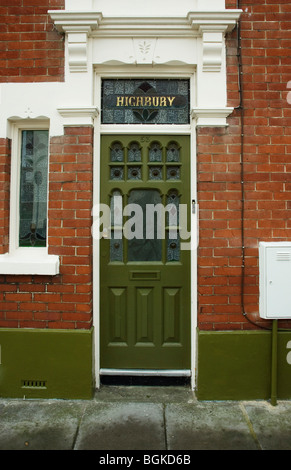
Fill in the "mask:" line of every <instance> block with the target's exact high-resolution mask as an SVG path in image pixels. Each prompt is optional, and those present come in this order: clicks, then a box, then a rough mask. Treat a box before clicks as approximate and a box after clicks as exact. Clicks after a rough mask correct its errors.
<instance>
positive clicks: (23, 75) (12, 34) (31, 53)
mask: <svg viewBox="0 0 291 470" xmlns="http://www.w3.org/2000/svg"><path fill="white" fill-rule="evenodd" d="M64 5H65V0H42V1H39V0H1V2H0V82H52V81H63V79H64V39H63V36H62V35H61V34H59V33H58V32H57V31H56V30H55V29H54V25H53V23H52V21H51V19H50V17H49V15H48V14H47V12H48V10H50V9H52V10H58V9H63V8H64Z"/></svg>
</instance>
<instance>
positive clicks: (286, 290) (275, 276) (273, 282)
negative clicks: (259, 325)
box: [259, 242, 291, 319]
mask: <svg viewBox="0 0 291 470" xmlns="http://www.w3.org/2000/svg"><path fill="white" fill-rule="evenodd" d="M259 267H260V316H261V317H262V318H265V319H291V242H261V243H260V246H259Z"/></svg>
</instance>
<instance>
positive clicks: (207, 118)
mask: <svg viewBox="0 0 291 470" xmlns="http://www.w3.org/2000/svg"><path fill="white" fill-rule="evenodd" d="M233 110H234V108H193V109H192V110H191V116H192V118H193V119H196V121H197V122H196V125H197V127H226V126H227V125H228V124H227V121H226V118H227V117H228V116H230V114H231V113H232V112H233Z"/></svg>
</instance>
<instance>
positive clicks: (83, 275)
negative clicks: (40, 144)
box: [0, 127, 93, 329]
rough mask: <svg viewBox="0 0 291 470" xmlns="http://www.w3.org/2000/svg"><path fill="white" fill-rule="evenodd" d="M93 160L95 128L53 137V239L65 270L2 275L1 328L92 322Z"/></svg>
mask: <svg viewBox="0 0 291 470" xmlns="http://www.w3.org/2000/svg"><path fill="white" fill-rule="evenodd" d="M92 163H93V129H92V128H87V127H81V128H68V129H66V130H65V135H64V136H61V137H54V138H52V139H51V145H50V165H49V208H48V220H49V221H48V225H49V230H48V242H49V254H54V255H59V257H60V274H59V275H57V276H53V277H51V276H11V275H9V276H8V275H7V276H4V275H3V276H0V300H1V302H0V327H7V328H61V329H89V328H90V327H91V326H92V239H91V209H92V189H93V187H92V186H93V181H92V174H93V173H92Z"/></svg>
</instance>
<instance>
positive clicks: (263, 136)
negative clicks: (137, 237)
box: [197, 0, 291, 330]
mask: <svg viewBox="0 0 291 470" xmlns="http://www.w3.org/2000/svg"><path fill="white" fill-rule="evenodd" d="M236 3H237V2H236V1H228V2H227V7H228V8H236V6H237V5H236ZM241 7H242V8H243V10H244V13H243V15H242V17H241V38H242V39H241V46H242V49H241V52H242V65H243V68H242V70H243V104H244V137H243V159H242V157H241V150H242V147H241V143H242V141H241V129H242V128H241V123H242V121H241V118H242V111H241V110H240V109H237V110H235V112H234V114H233V115H232V116H231V117H230V118H229V119H228V124H229V127H228V128H227V129H206V128H204V129H200V130H198V135H197V142H198V145H197V159H198V198H199V205H200V216H201V218H200V247H199V259H198V273H199V276H198V286H199V287H198V290H199V292H198V303H199V316H198V324H199V327H200V329H203V330H234V329H250V328H256V327H255V326H254V325H253V324H252V323H250V322H249V321H247V319H246V318H245V317H244V316H243V315H242V312H243V311H244V312H245V313H247V314H248V317H249V318H250V319H251V320H252V321H254V322H255V323H256V324H259V325H260V326H264V327H270V324H269V322H267V321H262V320H261V319H260V318H259V266H258V244H259V242H260V241H271V240H272V241H290V240H291V224H290V208H291V204H290V200H291V165H290V163H289V154H290V151H291V136H290V126H291V107H290V105H289V104H288V103H287V99H286V97H287V83H288V81H289V80H290V79H291V66H290V60H289V59H290V53H289V48H290V29H291V7H290V2H289V0H288V1H280V2H275V1H271V0H259V1H256V2H254V1H249V0H243V1H242V6H241ZM237 52H238V49H237V31H234V32H233V33H232V34H231V35H230V36H229V37H228V39H227V72H228V73H227V78H228V105H229V106H234V107H235V108H236V107H237V106H238V105H239V103H240V101H239V87H238V57H237ZM242 162H243V170H244V171H243V173H244V174H243V180H244V205H243V204H242V198H243V192H242V184H241V170H242ZM242 210H243V212H242ZM242 214H244V218H243V220H242ZM242 235H243V237H242ZM243 242H244V246H245V269H244V270H243V268H242V259H243V258H242V244H243ZM242 275H244V277H243V286H244V289H243V292H244V295H243V302H242ZM284 323H286V325H284ZM280 325H281V326H282V327H284V326H288V324H287V322H283V321H281V322H280ZM289 326H290V324H289Z"/></svg>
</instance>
